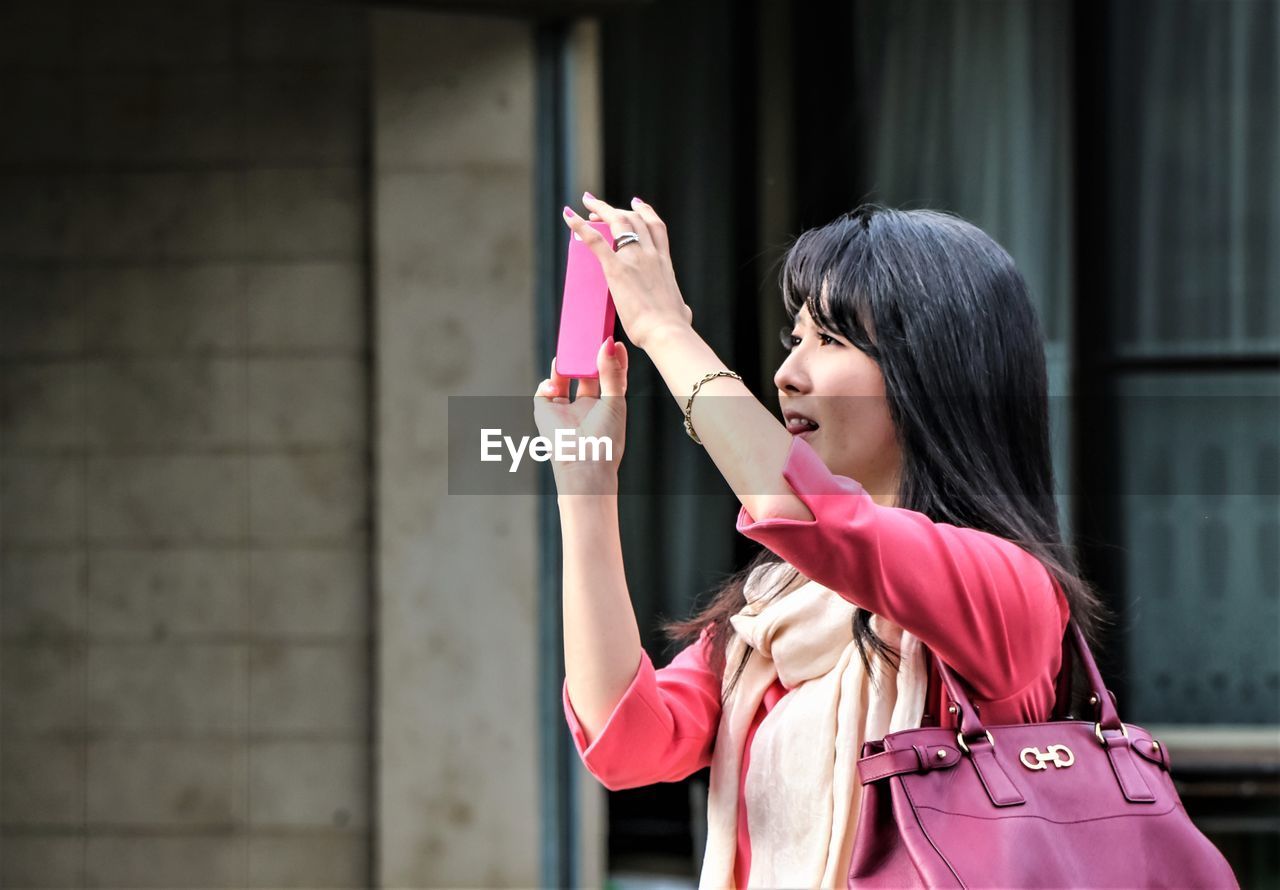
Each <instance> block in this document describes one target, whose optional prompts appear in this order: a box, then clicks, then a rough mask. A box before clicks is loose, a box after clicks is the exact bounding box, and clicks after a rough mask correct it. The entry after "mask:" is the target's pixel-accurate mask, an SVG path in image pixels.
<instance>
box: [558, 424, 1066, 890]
mask: <svg viewBox="0 0 1280 890" xmlns="http://www.w3.org/2000/svg"><path fill="white" fill-rule="evenodd" d="M782 475H783V478H785V479H786V481H787V483H788V484H789V485H790V486H791V489H792V491H794V492H795V494H796V495H797V497H799V498H800V500H802V501H803V502H804V503H805V505H806V506H808V508H809V510H810V511H811V512H812V513H813V515H814V518H813V519H812V520H808V521H806V520H797V519H762V520H760V521H755V520H753V519H752V518H751V514H749V513H748V512H747V509H746V507H743V508H741V510H739V512H738V521H737V530H738V531H739V532H741V533H742V534H744V535H746V536H747V537H749V538H751V539H752V540H754V541H757V542H759V543H760V544H763V545H764V546H765V547H767V548H768V549H769V550H771V551H772V552H774V553H775V554H777V555H778V556H780V557H782V558H783V559H785V560H786V561H787V562H789V563H790V564H791V565H793V566H794V567H795V568H797V569H799V570H800V573H801V574H802V575H804V576H805V577H806V578H809V579H810V580H813V581H817V582H818V583H819V584H821V585H823V586H824V587H827V588H829V589H831V590H833V591H835V592H836V593H838V594H840V595H841V596H843V597H844V598H845V599H847V600H849V601H850V602H851V603H854V604H855V605H858V606H861V607H862V608H864V609H868V610H870V611H872V612H874V613H876V614H877V615H881V616H883V617H885V618H888V619H889V620H890V621H893V622H894V623H895V624H898V625H900V626H901V627H903V628H905V629H906V630H907V631H909V632H910V633H912V634H913V635H915V636H916V637H918V638H919V639H920V640H921V641H922V642H923V643H924V644H925V645H926V646H928V647H929V648H930V649H931V650H933V652H934V653H935V654H936V655H937V656H938V657H939V658H941V659H942V660H943V661H945V662H946V663H947V665H948V666H949V667H951V668H953V669H954V670H955V672H956V673H958V674H959V675H960V676H961V677H963V678H964V680H965V681H966V682H967V683H968V684H969V685H970V687H971V688H972V689H973V691H974V693H975V697H974V704H975V705H978V706H979V708H980V710H981V715H982V718H983V720H984V722H990V723H992V724H996V725H999V724H1007V723H1031V722H1038V721H1042V720H1047V719H1048V718H1049V715H1050V713H1051V711H1052V710H1053V705H1054V679H1055V677H1056V676H1057V673H1058V668H1059V666H1060V664H1061V659H1062V650H1061V645H1062V637H1063V634H1064V632H1065V630H1066V626H1067V618H1068V614H1069V613H1068V607H1067V601H1066V598H1065V597H1064V596H1063V594H1062V591H1061V590H1060V589H1059V587H1058V585H1057V584H1056V583H1055V582H1054V581H1053V579H1052V576H1051V575H1050V574H1049V572H1048V571H1047V570H1046V569H1045V567H1044V566H1043V564H1042V563H1040V561H1039V560H1038V559H1036V558H1035V557H1034V556H1032V555H1031V554H1030V553H1028V552H1027V551H1025V550H1023V549H1022V548H1021V547H1018V546H1017V545H1016V544H1014V543H1012V542H1010V541H1007V540H1005V539H1003V538H1000V537H997V536H995V535H991V534H988V533H987V532H982V531H978V530H976V529H970V528H962V527H958V526H954V525H948V524H946V523H938V522H934V521H932V520H931V519H929V518H928V517H927V516H925V515H924V514H923V513H917V512H915V511H913V510H906V509H902V508H898V507H882V506H880V505H878V504H876V503H875V502H874V501H873V500H872V499H871V497H870V496H869V495H867V494H866V491H865V489H863V487H862V486H861V485H860V484H859V483H858V482H856V481H854V480H853V479H850V478H848V477H847V476H837V475H834V474H833V473H832V472H831V471H830V470H828V469H827V467H826V465H825V464H824V463H823V462H822V459H821V458H820V457H818V454H817V452H815V451H814V450H813V447H812V446H811V445H809V443H808V442H806V441H804V440H803V439H801V438H799V437H796V438H795V439H793V440H792V443H791V450H790V451H789V452H788V455H787V461H786V465H785V466H784V468H783V471H782ZM708 640H709V637H708V634H707V633H706V632H704V633H703V634H702V636H701V637H700V638H699V639H698V640H697V641H696V642H694V643H692V644H691V645H689V646H687V647H686V648H685V649H683V650H682V651H681V652H680V653H678V654H677V655H676V657H675V658H674V659H673V660H672V662H671V663H670V664H669V665H667V666H666V667H663V668H661V669H657V670H655V668H654V665H653V661H652V660H651V659H650V657H649V654H648V653H647V652H644V651H641V654H640V664H639V666H638V667H637V670H636V675H635V679H633V680H632V682H631V685H630V686H629V687H628V688H627V691H626V692H625V693H624V694H623V696H622V699H621V700H620V701H619V702H618V704H617V706H616V707H615V708H614V711H613V713H612V714H611V715H610V717H609V719H608V721H607V722H606V723H605V726H604V728H603V729H602V730H601V732H600V734H599V736H597V737H596V738H595V739H594V740H592V741H591V742H590V744H588V742H587V737H586V733H585V731H584V730H583V728H582V725H581V723H580V722H579V720H578V716H577V714H576V713H575V712H574V710H573V705H572V703H571V702H570V701H569V690H568V684H567V682H566V683H565V684H564V686H563V688H562V699H563V703H564V713H565V719H566V721H567V722H568V725H569V730H570V733H571V735H572V736H573V741H574V744H575V746H576V747H577V750H578V754H579V756H580V757H581V758H582V761H583V763H584V764H585V765H586V767H587V769H588V770H589V771H590V772H591V774H592V775H593V776H595V777H596V778H597V779H599V780H600V782H601V783H602V784H603V785H604V786H605V787H606V788H608V789H610V790H613V791H617V790H621V789H624V788H637V787H640V786H643V785H651V784H653V783H655V782H677V781H680V780H681V779H684V778H686V777H687V776H689V775H690V774H692V773H694V772H697V771H698V770H700V769H702V768H704V767H706V766H709V765H710V764H711V752H712V746H713V743H714V741H715V736H716V730H717V729H718V727H719V721H720V684H721V678H720V677H719V676H718V675H717V674H715V673H713V672H712V671H711V670H710V668H709V667H708V665H709V661H710V659H709V649H708ZM937 688H938V696H937V699H936V700H935V701H933V702H930V703H929V711H930V712H931V713H933V714H942V715H943V721H942V725H944V726H945V725H954V719H953V718H948V716H947V715H946V714H945V710H944V706H943V698H944V696H945V695H946V689H945V687H943V686H942V684H941V683H938V687H937ZM786 693H787V689H786V687H784V686H783V685H782V683H781V681H778V682H776V683H775V684H774V686H773V687H772V688H771V689H769V690H768V691H767V692H766V694H765V698H764V703H763V705H762V706H761V708H760V710H759V711H758V712H757V714H756V716H755V719H754V720H753V721H752V724H751V728H750V731H749V733H748V736H747V750H746V752H745V753H744V757H743V763H742V775H741V777H740V779H739V795H738V801H739V804H738V807H739V809H738V853H737V861H736V863H735V869H734V871H735V875H736V879H737V885H738V886H739V887H746V886H747V880H746V879H747V875H748V874H749V873H750V862H751V849H750V838H749V837H748V834H747V815H746V804H745V800H744V799H745V794H744V793H742V792H743V786H744V785H745V782H746V775H747V767H748V765H749V763H750V753H751V740H752V739H753V738H754V736H755V732H756V729H757V728H758V727H759V725H760V721H761V720H763V719H764V717H765V715H766V714H767V713H768V712H769V711H770V710H772V709H773V707H774V705H776V704H777V703H778V700H779V699H781V698H782V696H783V695H785V694H786Z"/></svg>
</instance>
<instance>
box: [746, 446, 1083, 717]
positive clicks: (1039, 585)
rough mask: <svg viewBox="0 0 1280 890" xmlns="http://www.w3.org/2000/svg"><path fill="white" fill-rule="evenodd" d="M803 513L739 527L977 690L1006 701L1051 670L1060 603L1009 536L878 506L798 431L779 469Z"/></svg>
mask: <svg viewBox="0 0 1280 890" xmlns="http://www.w3.org/2000/svg"><path fill="white" fill-rule="evenodd" d="M782 475H783V477H784V478H785V479H786V481H787V483H788V485H790V487H791V489H792V491H794V492H795V494H796V496H797V497H799V498H800V500H801V501H803V502H804V503H805V505H806V506H808V508H809V510H810V512H812V513H813V516H814V518H813V519H811V520H801V519H790V518H785V517H774V518H764V519H761V520H759V521H756V520H754V519H752V517H751V514H750V513H748V512H747V508H746V507H745V506H744V507H742V508H741V509H740V511H739V513H738V522H737V529H738V531H739V532H741V533H742V534H744V535H746V536H747V537H748V538H751V539H752V540H753V541H757V542H759V543H760V544H763V545H764V546H765V547H767V548H768V549H769V550H771V551H773V552H774V553H776V554H777V555H778V556H780V557H782V558H783V559H785V560H787V561H788V562H789V563H791V564H792V565H793V566H795V568H797V569H799V570H800V572H801V574H803V575H804V576H805V577H807V578H809V579H810V580H812V581H817V582H818V583H819V584H821V585H823V586H824V587H827V588H829V589H830V590H833V591H835V592H836V593H838V594H840V595H841V596H843V597H844V598H845V599H847V600H849V601H850V602H852V603H853V604H855V605H857V606H861V607H862V608H864V609H868V610H870V611H871V612H874V613H875V614H877V615H881V616H883V617H885V618H887V619H889V620H890V621H892V622H894V623H895V624H898V625H899V626H901V627H903V628H904V629H906V630H907V631H909V632H910V633H911V634H913V635H914V636H916V637H917V638H918V639H920V640H921V641H922V642H923V643H924V644H925V645H927V646H928V647H929V648H930V649H932V650H933V651H934V653H935V654H937V656H938V657H939V658H941V659H942V660H943V661H944V662H946V664H947V666H948V667H950V668H952V669H953V670H955V671H956V672H957V673H959V674H960V676H961V677H963V678H964V680H965V681H966V682H967V683H968V684H969V685H970V686H971V687H972V688H973V691H974V693H975V694H976V695H978V696H979V697H982V698H984V699H988V700H996V699H1002V698H1008V697H1010V696H1012V695H1014V694H1016V693H1017V692H1019V691H1021V690H1022V689H1023V688H1024V687H1025V686H1026V685H1027V684H1029V683H1030V682H1032V681H1033V680H1035V679H1036V678H1037V676H1038V675H1039V674H1040V673H1042V672H1045V671H1047V670H1048V669H1049V666H1050V664H1051V663H1052V661H1053V658H1054V656H1055V655H1056V653H1058V651H1059V647H1060V646H1061V643H1062V634H1063V630H1064V629H1065V627H1066V621H1067V614H1068V607H1067V603H1066V599H1065V598H1064V597H1063V595H1062V593H1061V591H1060V589H1059V587H1058V585H1057V584H1056V582H1055V581H1054V579H1053V577H1052V575H1050V573H1049V571H1048V569H1047V568H1045V566H1044V565H1043V563H1041V562H1040V561H1039V559H1037V558H1036V557H1035V556H1033V555H1032V554H1031V553H1029V552H1027V551H1026V550H1023V549H1022V548H1021V547H1019V546H1018V545H1017V544H1014V543H1013V542H1012V541H1008V540H1006V539H1004V538H1001V537H999V536H997V535H992V534H989V533H987V532H983V531H979V530H977V529H972V528H964V527H960V526H954V525H949V524H947V523H942V522H934V521H933V520H931V519H930V518H929V517H928V516H926V515H924V514H923V513H919V512H916V511H914V510H907V509H904V508H899V507H883V506H880V505H879V504H877V503H876V502H875V501H874V500H872V498H871V495H869V494H868V493H867V492H866V489H864V488H863V487H862V485H861V484H859V483H858V482H856V481H855V480H853V479H850V478H849V477H847V476H837V475H834V474H833V473H832V472H831V471H830V470H829V469H827V467H826V465H825V464H824V463H823V462H822V459H821V458H820V457H819V456H818V454H817V452H816V451H814V450H813V446H811V445H810V444H809V443H808V442H806V441H804V440H803V439H801V438H799V437H797V438H795V439H793V440H792V443H791V450H790V452H788V455H787V461H786V464H785V466H784V468H783V471H782Z"/></svg>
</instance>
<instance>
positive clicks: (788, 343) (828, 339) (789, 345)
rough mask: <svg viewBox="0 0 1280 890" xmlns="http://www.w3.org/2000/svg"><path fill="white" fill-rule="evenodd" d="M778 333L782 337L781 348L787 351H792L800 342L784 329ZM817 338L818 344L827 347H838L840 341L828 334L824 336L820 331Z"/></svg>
mask: <svg viewBox="0 0 1280 890" xmlns="http://www.w3.org/2000/svg"><path fill="white" fill-rule="evenodd" d="M779 333H780V335H781V337H782V345H783V348H785V349H787V350H788V351H790V350H791V349H793V348H794V347H795V346H796V345H797V344H799V342H800V338H799V337H796V336H793V335H792V333H791V332H790V331H788V330H787V329H786V328H783V329H782V330H781V331H780V332H779ZM817 336H818V340H819V342H821V343H822V345H823V346H828V345H831V344H835V345H837V346H838V345H840V341H839V340H837V339H836V338H835V337H832V336H830V335H829V334H824V333H822V332H821V331H819V332H818V335H817Z"/></svg>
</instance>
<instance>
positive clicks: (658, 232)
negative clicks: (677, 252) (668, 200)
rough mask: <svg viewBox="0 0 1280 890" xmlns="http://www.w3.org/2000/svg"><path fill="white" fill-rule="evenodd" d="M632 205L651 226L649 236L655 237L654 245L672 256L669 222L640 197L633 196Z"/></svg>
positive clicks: (646, 223)
mask: <svg viewBox="0 0 1280 890" xmlns="http://www.w3.org/2000/svg"><path fill="white" fill-rule="evenodd" d="M631 206H632V207H634V208H635V209H636V213H637V214H639V216H640V218H641V219H643V220H644V222H645V225H646V226H648V227H649V237H651V238H652V239H653V246H654V247H656V248H657V249H658V250H659V251H661V252H662V253H665V254H667V255H668V256H670V255H671V244H670V242H668V241H667V224H666V223H665V222H663V221H662V217H660V216H658V213H657V211H656V210H654V209H653V207H652V206H650V205H649V203H648V202H646V201H642V200H640V199H639V198H632V199H631Z"/></svg>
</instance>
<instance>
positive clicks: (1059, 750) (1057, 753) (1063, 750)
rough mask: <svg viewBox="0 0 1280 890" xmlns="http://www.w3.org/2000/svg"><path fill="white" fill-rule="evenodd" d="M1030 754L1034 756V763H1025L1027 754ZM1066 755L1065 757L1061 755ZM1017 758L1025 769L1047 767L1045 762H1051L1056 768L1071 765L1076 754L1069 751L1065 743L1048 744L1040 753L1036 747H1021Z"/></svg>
mask: <svg viewBox="0 0 1280 890" xmlns="http://www.w3.org/2000/svg"><path fill="white" fill-rule="evenodd" d="M1028 754H1030V755H1031V756H1032V757H1033V758H1035V762H1034V763H1027V755H1028ZM1064 754H1065V755H1066V759H1065V760H1064V759H1063V758H1062V755H1064ZM1018 760H1020V761H1022V765H1023V766H1025V767H1026V768H1027V769H1048V767H1047V766H1046V764H1049V763H1052V764H1053V765H1054V766H1056V767H1057V768H1058V769H1062V768H1063V767H1064V766H1071V764H1073V763H1075V762H1076V756H1075V755H1074V754H1072V753H1071V749H1070V748H1068V747H1067V746H1066V745H1050V746H1049V747H1048V748H1046V749H1045V750H1044V752H1043V753H1041V752H1040V751H1039V750H1037V749H1036V748H1023V749H1022V753H1021V754H1019V755H1018Z"/></svg>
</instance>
